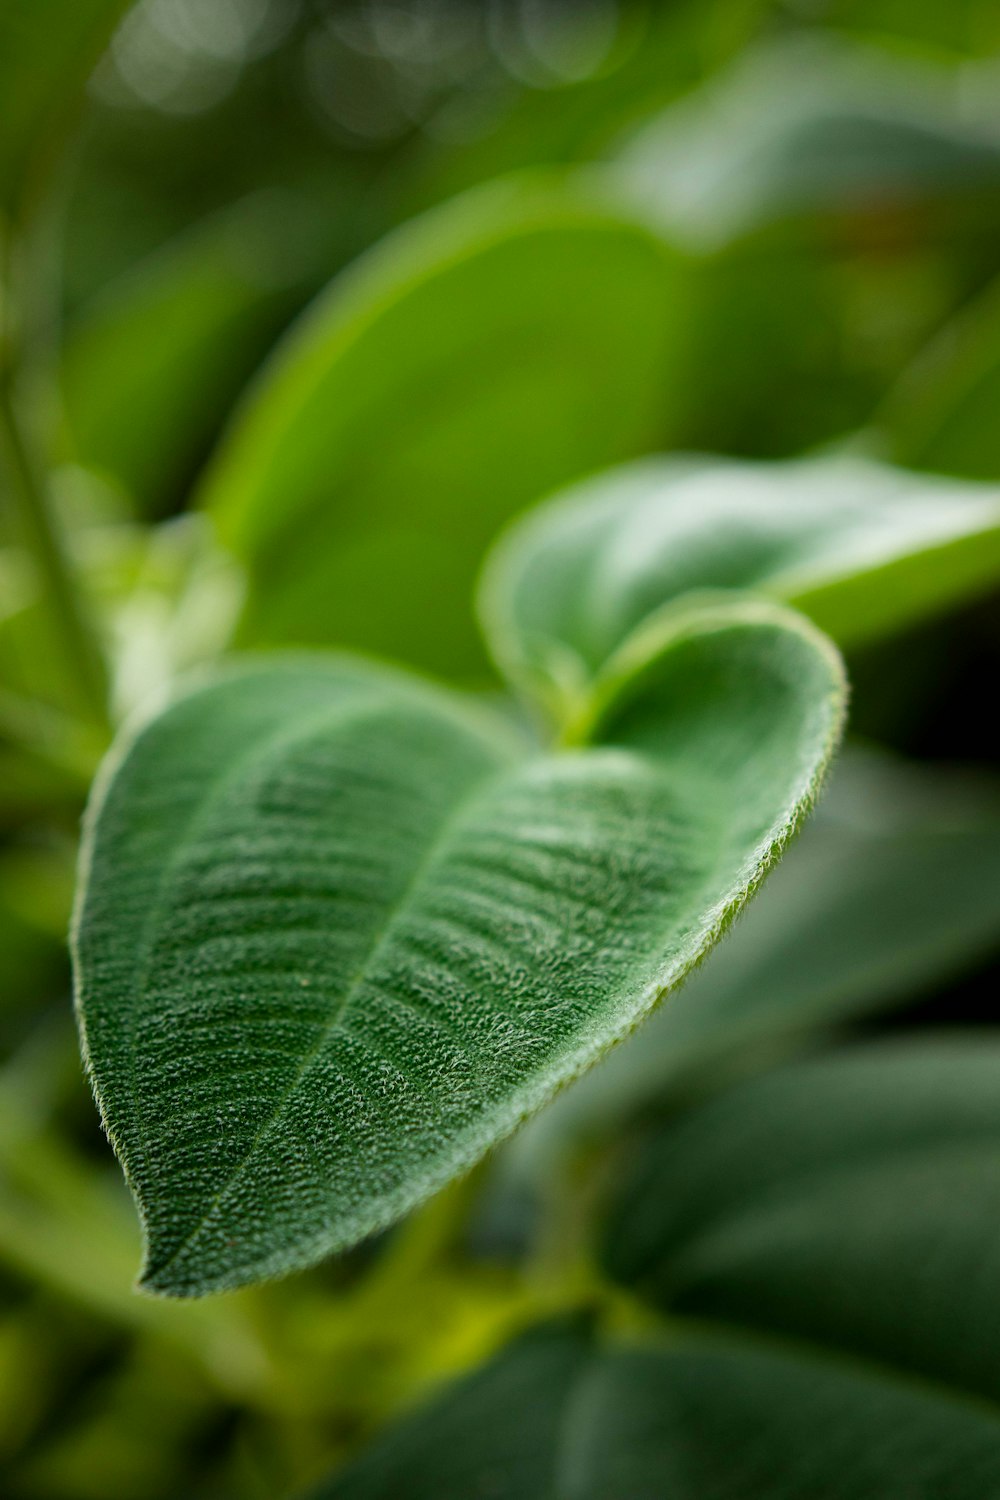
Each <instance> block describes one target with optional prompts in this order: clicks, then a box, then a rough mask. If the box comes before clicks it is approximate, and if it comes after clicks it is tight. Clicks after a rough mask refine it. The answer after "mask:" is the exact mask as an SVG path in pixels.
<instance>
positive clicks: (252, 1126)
mask: <svg viewBox="0 0 1000 1500" xmlns="http://www.w3.org/2000/svg"><path fill="white" fill-rule="evenodd" d="M843 697H844V686H843V678H842V672H841V667H840V664H839V660H838V658H837V657H836V654H835V653H834V652H833V651H832V649H831V648H830V647H829V645H828V643H826V642H825V641H824V639H823V637H821V636H819V635H818V634H816V633H815V632H814V631H812V629H811V627H809V626H808V625H807V624H806V622H804V621H801V620H799V618H798V617H797V616H794V615H792V614H790V613H788V612H786V611H781V610H777V609H775V608H774V607H772V606H768V605H760V604H756V603H753V602H750V603H740V604H734V605H730V606H728V607H726V608H720V609H718V610H716V611H707V612H701V613H698V614H693V615H692V616H691V617H690V618H689V619H688V620H687V621H686V622H683V623H680V624H678V625H676V626H675V628H674V630H673V633H672V634H671V635H670V636H669V637H666V638H665V639H664V640H663V641H661V642H659V643H658V646H657V649H656V650H655V651H654V652H652V653H651V655H650V657H649V658H648V660H647V661H645V662H644V663H642V664H641V665H639V666H638V667H637V669H636V672H635V673H634V675H633V677H632V678H631V679H630V680H629V681H628V682H625V683H623V684H622V687H621V691H620V693H619V695H618V697H617V699H616V700H615V701H614V702H609V703H607V704H605V705H604V707H603V709H602V710H601V712H600V713H599V714H596V715H595V718H594V721H593V723H592V725H591V731H590V734H589V742H588V743H586V744H582V745H580V746H578V747H577V748H573V749H567V750H563V751H559V752H551V753H544V752H539V751H536V750H533V749H532V748H530V747H528V746H526V745H525V744H523V743H521V742H520V741H519V740H518V739H516V738H515V737H514V736H513V735H512V733H511V731H510V730H508V729H506V728H505V726H504V724H503V722H502V721H499V720H498V721H494V719H493V718H492V717H487V716H485V715H484V714H482V713H481V712H480V711H479V710H476V709H473V708H471V707H470V706H468V705H466V704H464V703H463V702H462V701H461V700H460V699H454V698H452V697H451V696H450V695H447V694H445V693H444V692H443V691H438V690H435V689H432V688H430V687H428V686H426V685H424V684H422V683H420V682H419V681H415V680H412V679H410V678H407V677H405V676H402V675H397V674H393V673H390V672H389V671H387V670H379V669H376V668H375V667H372V666H369V665H367V664H364V663H359V662H352V661H350V660H349V659H345V660H341V659H337V658H333V659H329V660H324V659H319V658H300V657H292V658H286V659H284V660H281V659H278V660H274V659H272V660H271V662H270V663H268V664H262V665H255V666H250V667H247V668H245V669H244V670H243V671H242V672H239V673H237V674H235V675H232V676H229V677H227V678H225V679H223V680H220V681H216V682H215V683H213V684H210V685H208V686H206V687H203V688H202V689H201V690H199V691H196V692H194V693H193V694H191V695H190V696H189V697H187V698H185V699H183V700H181V701H180V702H179V703H178V704H176V705H175V706H174V707H172V708H170V709H168V710H167V711H166V712H165V713H164V714H163V715H162V716H161V717H160V718H159V719H157V720H156V721H154V722H153V723H152V724H151V725H150V726H149V727H148V728H146V729H145V730H144V731H143V732H142V733H141V734H140V735H139V736H138V738H136V739H135V740H134V742H133V743H131V744H128V745H126V746H125V747H123V748H121V749H119V750H118V751H116V752H115V753H114V754H113V756H112V759H111V761H110V764H109V767H108V769H107V771H106V773H105V775H104V776H103V778H102V780H101V784H100V787H99V790H98V792H97V794H96V796H95V801H94V805H93V809H92V811H91V814H90V832H89V836H88V839H87V847H86V850H85V853H84V863H83V878H82V883H81V888H82V896H81V900H80V904H79V910H78V918H77V924H76V940H75V950H76V964H77V982H78V1000H79V1011H80V1017H81V1023H82V1027H83V1033H84V1042H85V1048H86V1052H87V1056H88V1060H89V1066H90V1070H91V1073H92V1077H93V1081H94V1086H95V1089H96V1092H97V1096H98V1100H99V1102H100V1105H101V1108H102V1111H103V1114H104V1118H105V1122H106V1125H107V1128H108V1131H109V1134H110V1136H111V1139H112V1140H113V1142H114V1144H115V1146H116V1148H117V1150H118V1152H119V1155H120V1157H121V1159H122V1162H123V1165H124V1167H125V1170H126V1173H127V1175H128V1177H129V1180H130V1182H131V1184H132V1186H133V1189H134V1191H135V1193H136V1196H137V1198H138V1201H139V1204H140V1207H141V1211H142V1214H143V1218H144V1222H145V1228H146V1235H147V1256H146V1264H145V1269H144V1272H143V1279H144V1282H145V1284H146V1285H147V1286H148V1287H150V1288H152V1289H154V1290H158V1291H162V1292H165V1293H170V1294H177V1295H194V1294H198V1293H201V1292H206V1291H212V1290H218V1289H222V1288H224V1287H229V1286H235V1285H238V1284H240V1283H242V1282H246V1281H251V1280H254V1279H257V1278H260V1277H263V1276H268V1275H275V1274H280V1273H282V1272H285V1271H288V1270H290V1269H293V1268H294V1267H296V1266H301V1265H304V1264H307V1263H309V1262H311V1261H314V1260H316V1259H318V1258H319V1257H320V1256H322V1255H324V1254H326V1253H328V1252H329V1251H331V1250H335V1249H338V1248H342V1247H345V1246H347V1245H350V1244H352V1243H353V1242H355V1241H356V1240H358V1239H360V1238H361V1237H362V1236H364V1235H367V1234H370V1233H372V1232H373V1231H375V1230H377V1229H379V1228H381V1227H383V1226H385V1225H387V1224H389V1223H391V1222H392V1221H393V1220H394V1219H396V1218H397V1217H398V1216H399V1215H400V1214H402V1213H403V1212H405V1211H406V1209H408V1208H409V1207H410V1206H411V1205H413V1204H415V1203H416V1202H418V1201H419V1200H420V1199H422V1198H424V1197H426V1196H427V1195H428V1194H429V1193H431V1192H433V1191H434V1190H435V1189H436V1188H438V1187H440V1186H441V1185H442V1184H443V1183H444V1182H446V1181H447V1180H448V1179H449V1178H451V1177H453V1176H454V1175H455V1174H456V1173H459V1172H461V1171H463V1170H464V1169H465V1168H467V1167H468V1166H470V1165H471V1164H472V1163H473V1162H474V1161H475V1160H476V1159H477V1158H478V1157H479V1156H481V1155H482V1153H483V1152H484V1151H486V1150H487V1149H488V1148H489V1147H490V1146H491V1145H492V1144H493V1143H494V1142H496V1141H497V1140H499V1139H500V1138H502V1137H503V1136H505V1135H506V1134H508V1133H509V1132H510V1131H511V1130H512V1129H513V1128H514V1127H515V1126H516V1125H517V1123H518V1122H519V1120H521V1119H522V1118H523V1117H525V1116H526V1115H528V1114H530V1113H531V1112H533V1111H534V1110H536V1109H537V1108H538V1107H539V1106H540V1105H542V1104H543V1103H545V1102H546V1100H548V1099H549V1098H550V1096H551V1095H552V1094H553V1093H554V1092H555V1091H556V1089H557V1088H558V1087H559V1086H560V1085H561V1084H563V1083H565V1082H566V1081H568V1080H569V1079H571V1078H572V1077H574V1076H575V1075H576V1074H578V1073H579V1072H581V1071H582V1070H583V1069H584V1068H586V1067H587V1066H588V1065H589V1064H590V1063H592V1062H593V1061H595V1060H596V1059H597V1058H598V1057H599V1056H600V1055H601V1054H602V1053H603V1052H604V1051H605V1050H606V1048H607V1047H608V1046H609V1045H610V1044H611V1043H612V1042H614V1041H616V1040H617V1039H619V1038H620V1037H622V1036H624V1035H625V1034H626V1033H627V1032H628V1031H629V1030H631V1028H632V1027H633V1026H634V1025H635V1024H636V1023H637V1022H638V1021H639V1020H640V1019H641V1018H642V1017H643V1016H644V1015H645V1014H646V1013H647V1012H648V1011H649V1010H650V1009H652V1007H653V1006H654V1005H655V1004H656V1003H657V1001H658V1000H659V999H660V998H661V997H662V995H663V994H664V993H666V992H667V991H668V990H670V989H672V988H673V987H674V986H675V985H676V984H678V983H679V982H680V980H681V979H682V978H683V976H684V975H685V974H686V973H687V971H688V970H689V969H690V968H691V966H692V965H693V964H694V963H695V962H697V960H698V958H699V957H700V956H701V955H702V954H703V953H704V952H705V951H706V949H707V948H709V947H710V946H711V944H712V943H713V942H714V941H715V939H716V938H717V937H718V935H719V934H720V932H721V931H722V930H723V929H724V928H725V926H726V925H727V923H728V922H729V920H730V918H731V917H732V915H733V913H734V912H735V911H736V910H737V909H738V908H739V907H740V906H741V905H742V903H743V901H744V900H745V899H746V897H747V895H748V893H749V892H750V891H751V890H752V889H753V888H754V887H755V886H756V884H757V883H758V882H759V880H760V879H761V878H762V876H763V875H764V873H765V871H766V869H767V868H768V866H769V865H770V864H771V863H773V861H774V859H775V857H776V855H777V853H778V852H779V850H780V847H781V845H782V844H783V843H784V841H785V839H786V838H787V837H788V835H789V833H790V832H791V831H792V829H793V828H794V827H795V826H796V824H797V823H798V821H799V820H800V818H801V817H802V815H803V813H804V811H805V810H806V808H807V807H808V805H809V803H810V802H811V800H812V798H813V796H814V794H815V789H816V785H817V781H818V778H819V776H820V775H821V773H822V770H823V768H824V767H825V765H826V763H827V761H828V759H829V756H830V754H831V751H832V747H833V744H834V742H835V740H836V737H837V733H838V730H839V725H840V720H841V715H842V710H843Z"/></svg>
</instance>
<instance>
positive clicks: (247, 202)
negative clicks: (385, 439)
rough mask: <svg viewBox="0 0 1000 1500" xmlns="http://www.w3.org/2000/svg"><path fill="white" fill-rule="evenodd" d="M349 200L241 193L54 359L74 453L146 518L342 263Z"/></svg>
mask: <svg viewBox="0 0 1000 1500" xmlns="http://www.w3.org/2000/svg"><path fill="white" fill-rule="evenodd" d="M345 196H346V191H341V192H340V193H339V194H338V195H337V198H336V202H337V204H338V207H339V210H340V212H339V214H337V215H333V213H332V211H331V207H330V205H329V204H328V203H327V202H326V201H325V199H324V201H322V202H320V203H318V204H317V203H314V202H312V201H311V200H310V199H309V197H308V195H307V194H306V193H304V192H302V191H291V190H286V191H277V190H274V191H271V192H266V191H265V192H259V193H254V194H251V195H250V196H249V197H247V198H244V199H241V200H240V201H239V202H237V203H234V204H230V205H228V206H227V207H226V208H223V209H220V210H219V211H217V212H216V213H214V214H212V215H210V216H209V217H208V218H206V219H204V220H203V221H201V222H200V223H198V224H196V225H194V227H193V228H190V229H188V230H186V231H185V232H184V233H183V234H180V235H178V236H177V237H176V238H175V239H173V240H172V241H170V242H169V243H168V244H166V245H165V246H163V247H162V248H161V249H160V250H158V251H156V252H155V254H153V255H151V256H148V257H147V258H146V259H145V260H143V261H142V262H140V264H139V265H137V266H134V267H131V268H130V269H129V270H128V271H126V272H125V273H124V274H123V275H121V276H119V277H118V278H116V279H115V280H114V281H112V282H111V284H110V285H109V286H107V287H105V288H104V289H103V290H102V292H101V293H100V294H99V295H98V296H97V297H96V298H94V299H93V300H92V301H91V302H90V303H89V304H88V305H87V306H85V307H84V309H83V310H82V312H81V313H80V314H79V315H78V316H77V317H76V318H75V319H74V321H73V323H72V324H71V326H70V329H69V332H68V336H67V341H66V345H65V348H64V351H63V359H62V390H63V396H64V401H65V406H66V414H67V419H68V423H69V428H70V435H71V439H72V443H73V448H74V452H75V453H76V454H77V456H78V457H79V458H80V459H81V460H82V461H83V462H84V463H86V464H88V465H90V466H91V467H94V468H97V469H100V470H103V471H105V472H106V473H108V474H110V475H111V476H113V478H114V479H115V480H116V481H117V482H118V483H119V484H121V485H122V486H123V487H124V488H125V490H126V491H127V492H128V493H129V494H130V495H131V496H132V498H133V499H134V500H135V502H136V505H137V509H139V510H140V511H141V512H143V513H144V514H150V513H156V512H160V513H162V512H163V511H164V510H166V509H169V508H171V507H173V508H176V505H177V501H178V498H179V496H180V495H181V493H182V492H183V487H184V485H185V484H186V483H188V482H189V481H190V479H191V478H192V476H193V475H194V474H195V473H196V472H197V469H198V466H199V465H200V463H201V462H202V461H203V459H204V457H205V455H206V453H207V451H208V449H209V447H210V445H211V443H212V441H213V439H214V438H215V436H216V433H217V431H218V429H219V428H220V427H221V425H222V422H223V420H224V419H225V416H226V413H227V412H228V410H229V408H230V407H231V405H232V403H233V401H234V400H235V398H236V396H237V395H238V393H239V391H240V389H241V387H242V386H243V385H244V384H245V382H246V380H247V379H248V377H249V376H250V374H251V373H252V371H253V369H254V368H255V366H256V365H257V364H258V363H259V361H260V359H261V358H262V357H263V355H264V354H265V353H266V351H267V349H268V346H269V345H270V344H271V343H272V342H273V340H274V338H275V337H276V336H277V335H278V333H279V332H280V330H281V328H282V326H283V325H284V324H285V323H286V322H287V320H288V318H289V317H290V316H291V315H292V314H293V313H294V312H295V311H297V309H298V308H299V307H300V306H301V304H302V302H303V301H304V300H305V298H306V296H307V294H308V293H309V292H311V291H312V290H313V289H314V288H315V286H317V285H318V284H319V283H320V282H321V281H323V280H324V279H325V278H326V277H328V276H329V274H330V270H331V268H332V267H334V266H336V265H337V264H338V263H339V262H340V261H341V260H342V259H343V258H344V247H343V241H344V238H345V232H346V231H345V227H344V223H345V217H346V218H347V219H348V220H350V222H352V223H353V222H354V220H355V218H357V217H358V214H359V212H360V210H355V211H354V212H352V213H350V214H346V215H345V207H344V203H343V199H344V197H345ZM348 202H350V200H348ZM352 207H353V205H352ZM332 218H335V220H336V222H335V223H331V222H330V221H331V219H332Z"/></svg>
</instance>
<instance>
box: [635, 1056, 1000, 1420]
mask: <svg viewBox="0 0 1000 1500" xmlns="http://www.w3.org/2000/svg"><path fill="white" fill-rule="evenodd" d="M998 1083H1000V1049H998V1047H997V1045H996V1043H995V1041H992V1040H987V1039H986V1038H982V1039H976V1038H963V1039H961V1040H958V1039H945V1040H938V1041H927V1040H923V1041H920V1042H912V1043H909V1044H895V1046H892V1047H890V1046H887V1045H884V1044H883V1045H882V1046H880V1047H871V1048H869V1049H867V1050H865V1051H860V1052H857V1053H855V1054H853V1055H852V1054H850V1053H848V1054H846V1055H841V1056H834V1057H830V1058H825V1059H822V1060H817V1061H809V1062H805V1063H799V1064H797V1065H795V1066H794V1067H790V1068H786V1069H783V1070H781V1071H779V1072H777V1073H773V1074H770V1075H767V1076H765V1077H762V1078H757V1079H754V1080H752V1081H751V1082H749V1083H745V1084H743V1085H741V1086H740V1087H738V1088H735V1089H732V1090H730V1091H729V1092H728V1093H725V1094H723V1095H722V1096H720V1097H718V1098H716V1099H714V1100H712V1101H710V1102H709V1103H707V1104H705V1105H703V1106H702V1107H701V1108H699V1109H697V1110H695V1111H693V1112H689V1113H688V1114H687V1115H686V1116H684V1117H683V1118H681V1119H680V1120H679V1121H678V1122H677V1123H676V1125H674V1126H672V1127H670V1128H668V1129H666V1130H664V1131H662V1132H660V1133H659V1134H658V1135H656V1136H655V1138H654V1139H653V1140H652V1141H651V1142H650V1144H649V1146H648V1149H647V1151H646V1153H645V1155H644V1157H643V1159H642V1162H641V1163H640V1166H639V1168H638V1170H637V1171H636V1173H635V1174H634V1178H633V1180H632V1181H631V1183H630V1184H629V1185H628V1186H627V1187H626V1189H625V1191H624V1193H623V1194H622V1197H621V1201H620V1203H619V1205H618V1207H617V1209H616V1211H615V1212H614V1213H613V1214H612V1218H611V1224H610V1228H609V1230H608V1234H607V1247H606V1263H607V1266H608V1268H609V1269H610V1271H611V1273H612V1275H614V1276H615V1277H616V1278H617V1279H619V1280H621V1281H623V1282H625V1283H626V1284H628V1285H629V1286H630V1287H632V1288H634V1289H635V1290H638V1291H640V1292H641V1294H642V1295H644V1296H646V1297H649V1298H651V1299H652V1300H653V1301H655V1302H656V1303H657V1304H658V1305H660V1306H661V1307H662V1308H664V1309H665V1310H667V1311H669V1312H670V1313H671V1314H673V1315H675V1316H677V1317H681V1318H691V1319H695V1320H697V1321H698V1322H699V1323H718V1324H720V1325H722V1326H723V1327H725V1328H727V1329H730V1330H733V1329H742V1330H746V1331H747V1332H748V1333H749V1334H757V1335H761V1334H763V1335H767V1336H769V1337H780V1338H782V1339H788V1340H792V1341H794V1343H795V1344H796V1345H797V1346H799V1347H800V1348H801V1349H802V1350H803V1352H804V1353H806V1352H807V1351H809V1350H811V1351H812V1352H813V1357H814V1358H816V1359H817V1360H820V1361H825V1360H827V1359H829V1358H830V1357H831V1355H836V1356H837V1357H838V1358H839V1359H841V1360H844V1361H847V1360H849V1359H851V1360H856V1361H859V1362H860V1363H862V1364H863V1365H865V1366H869V1365H873V1366H876V1367H881V1368H883V1369H885V1370H887V1371H890V1370H891V1371H894V1372H896V1373H897V1376H898V1377H899V1378H900V1379H902V1380H905V1381H907V1382H909V1381H911V1380H912V1379H913V1377H914V1376H921V1377H923V1378H924V1379H926V1380H928V1381H934V1382H936V1383H938V1384H939V1385H940V1386H941V1387H942V1388H953V1389H954V1390H955V1391H962V1392H966V1393H971V1394H974V1395H976V1396H978V1397H981V1398H985V1399H986V1400H987V1401H989V1402H991V1403H995V1402H997V1401H998V1397H1000V1340H998V1338H997V1323H996V1313H995V1307H996V1298H995V1295H994V1289H995V1286H996V1280H997V1276H998V1275H1000V1239H998V1236H997V1233H996V1226H997V1223H998V1221H1000V1087H998ZM994 1410H995V1412H996V1413H997V1414H998V1415H1000V1405H998V1406H996V1407H995V1408H994Z"/></svg>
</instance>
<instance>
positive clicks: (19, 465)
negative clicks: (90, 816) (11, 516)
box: [0, 371, 108, 728]
mask: <svg viewBox="0 0 1000 1500" xmlns="http://www.w3.org/2000/svg"><path fill="white" fill-rule="evenodd" d="M0 447H2V448H3V450H4V453H5V456H6V465H5V467H6V470H7V476H8V481H9V484H10V493H11V497H12V499H13V501H14V504H15V507H16V509H17V512H18V519H19V521H20V526H21V530H22V534H23V536H24V540H25V543H26V545H27V547H28V549H29V551H30V553H31V556H32V559H33V561H34V563H35V565H36V567H37V569H38V573H39V577H40V579H41V582H42V585H43V587H44V589H45V593H46V600H47V605H48V614H49V618H50V619H51V621H52V624H53V627H54V629H55V631H56V632H57V635H58V639H59V642H60V646H61V649H62V654H63V659H64V662H65V667H66V673H67V677H68V678H69V681H70V684H71V686H72V688H73V690H74V694H75V696H76V697H77V699H78V700H79V701H80V702H81V703H82V705H83V707H84V708H85V709H86V711H87V713H88V716H89V717H91V718H93V719H94V720H95V721H96V722H97V723H98V724H99V725H101V727H102V728H103V727H106V726H107V723H108V706H107V672H106V669H105V663H104V657H103V654H102V652H101V650H100V647H99V645H98V642H97V637H96V634H95V632H94V628H93V624H92V621H91V620H90V618H89V612H88V610H87V608H86V605H85V603H84V600H83V599H82V598H81V597H80V592H79V589H78V587H77V582H76V578H75V576H74V572H73V567H72V564H71V563H70V560H69V558H68V556H67V553H66V548H65V545H64V543H63V539H62V536H61V535H60V532H59V528H58V525H57V522H56V518H55V516H54V515H53V512H52V507H51V504H50V500H49V495H48V493H47V490H46V486H45V483H44V481H43V479H42V478H41V476H40V474H39V473H38V470H37V469H36V467H35V463H34V460H33V458H32V456H31V454H30V452H29V450H28V445H27V443H26V442H25V439H24V435H23V433H22V431H21V425H20V422H19V420H18V415H17V410H16V400H15V395H14V392H13V390H12V389H11V379H10V375H9V373H8V372H6V371H4V372H0Z"/></svg>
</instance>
